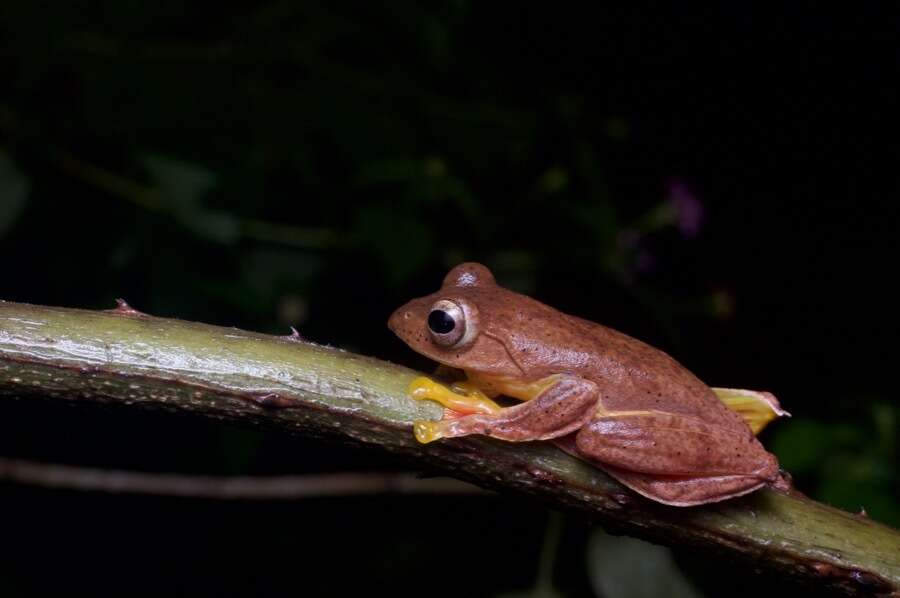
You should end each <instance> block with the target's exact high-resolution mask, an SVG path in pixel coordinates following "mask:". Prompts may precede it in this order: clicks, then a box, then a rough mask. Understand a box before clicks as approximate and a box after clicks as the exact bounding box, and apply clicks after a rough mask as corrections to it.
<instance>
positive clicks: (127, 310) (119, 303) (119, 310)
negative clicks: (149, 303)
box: [106, 297, 147, 317]
mask: <svg viewBox="0 0 900 598" xmlns="http://www.w3.org/2000/svg"><path fill="white" fill-rule="evenodd" d="M106 311H108V312H111V313H114V314H119V315H121V316H132V317H142V316H146V315H147V314H145V313H143V312H140V311H138V310H136V309H134V308H133V307H131V306H130V305H128V302H127V301H125V300H124V299H122V298H121V297H119V298H117V299H116V307H114V308H113V309H108V310H106Z"/></svg>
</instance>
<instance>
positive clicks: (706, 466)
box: [388, 263, 786, 506]
mask: <svg viewBox="0 0 900 598" xmlns="http://www.w3.org/2000/svg"><path fill="white" fill-rule="evenodd" d="M388 326H389V327H390V329H391V330H392V331H393V332H394V333H395V334H396V335H397V336H398V337H400V339H402V340H403V341H404V342H405V343H406V344H407V345H409V346H410V347H411V348H412V349H413V350H415V351H417V352H418V353H421V354H423V355H425V356H427V357H429V358H431V359H434V360H435V361H437V362H439V363H440V364H442V365H444V366H447V367H449V368H453V369H454V370H462V372H464V374H465V379H464V380H461V381H458V382H456V383H455V384H453V385H452V386H450V387H449V388H448V387H446V386H444V385H442V384H440V383H438V382H435V381H433V380H431V379H429V378H425V377H420V378H417V379H415V380H414V381H413V382H412V384H411V385H410V394H411V396H412V397H413V398H415V399H420V400H433V401H437V402H439V403H441V404H442V405H444V407H445V408H446V409H445V414H444V417H443V419H441V420H440V421H420V422H416V423H415V425H414V432H415V435H416V438H418V439H419V441H420V442H423V443H424V442H432V441H435V440H438V439H441V438H452V437H457V436H466V435H471V434H482V435H485V436H491V437H493V438H498V439H501V440H505V441H510V442H521V441H532V440H555V441H556V442H557V443H558V444H560V445H561V446H563V447H567V449H568V450H570V452H574V453H576V454H577V455H578V456H579V457H581V458H583V459H585V460H588V461H590V462H591V463H593V464H595V465H596V466H598V467H600V468H601V469H603V470H604V471H606V472H607V473H609V474H610V475H611V476H613V477H614V478H616V479H618V480H619V481H620V482H622V483H623V484H624V485H626V486H628V487H629V488H631V489H632V490H634V491H635V492H638V493H639V494H642V495H643V496H645V497H648V498H650V499H653V500H655V501H658V502H661V503H665V504H669V505H676V506H690V505H697V504H703V503H709V502H715V501H720V500H724V499H727V498H731V497H734V496H740V495H742V494H746V493H748V492H752V491H754V490H756V489H758V488H760V487H762V486H765V485H777V484H778V483H779V481H780V480H781V477H780V474H779V467H778V462H777V460H776V458H775V456H774V455H772V454H770V453H769V452H767V451H766V450H765V448H763V446H762V444H760V443H759V441H758V440H757V439H756V437H755V433H756V432H758V431H759V429H761V428H762V427H763V426H764V425H765V424H766V423H767V422H768V421H769V420H771V419H773V418H774V417H777V416H779V415H786V412H785V411H783V410H782V409H781V408H780V406H779V405H778V402H777V401H776V400H775V397H773V396H772V395H771V394H769V393H764V392H755V391H747V390H740V389H712V388H710V387H708V386H707V385H706V384H704V383H703V382H701V381H700V380H699V379H698V378H697V377H696V376H694V375H693V374H692V373H691V372H689V371H688V370H687V369H686V368H684V367H683V366H682V365H680V364H679V363H678V362H676V361H675V360H674V359H672V358H671V357H669V356H668V355H667V354H665V353H663V352H662V351H660V350H658V349H655V348H653V347H651V346H649V345H647V344H645V343H643V342H641V341H639V340H636V339H633V338H631V337H629V336H626V335H625V334H622V333H620V332H617V331H615V330H612V329H610V328H607V327H605V326H602V325H600V324H595V323H593V322H589V321H587V320H583V319H580V318H577V317H574V316H570V315H567V314H564V313H561V312H559V311H557V310H555V309H553V308H551V307H549V306H547V305H544V304H543V303H540V302H538V301H536V300H534V299H531V298H530V297H527V296H524V295H521V294H518V293H515V292H512V291H510V290H507V289H504V288H503V287H500V286H499V285H497V283H496V282H495V280H494V277H493V275H492V274H491V273H490V271H489V270H488V269H487V268H486V267H484V266H482V265H481V264H476V263H464V264H460V265H459V266H457V267H455V268H454V269H453V270H451V271H450V273H449V274H447V276H446V278H445V279H444V282H443V285H442V286H441V288H440V290H439V291H438V292H436V293H434V294H432V295H428V296H427V297H422V298H419V299H413V300H412V301H410V302H409V303H407V304H406V305H404V306H402V307H400V308H399V309H398V310H397V311H395V312H394V313H393V315H391V317H390V320H389V321H388ZM498 395H503V396H507V397H511V398H514V399H518V400H520V401H522V402H521V403H519V404H516V405H513V406H510V407H501V406H500V405H499V404H498V403H496V402H495V401H494V400H493V398H495V397H497V396H498Z"/></svg>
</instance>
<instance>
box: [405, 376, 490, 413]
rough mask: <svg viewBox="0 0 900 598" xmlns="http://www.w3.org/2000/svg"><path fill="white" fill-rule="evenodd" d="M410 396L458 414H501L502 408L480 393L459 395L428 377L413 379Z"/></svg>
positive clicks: (409, 389) (410, 384)
mask: <svg viewBox="0 0 900 598" xmlns="http://www.w3.org/2000/svg"><path fill="white" fill-rule="evenodd" d="M408 392H409V395H410V396H411V397H412V398H413V399H415V400H417V401H422V400H429V401H435V402H437V403H440V404H441V405H443V406H444V407H446V408H447V409H451V410H453V411H456V412H458V413H487V414H491V413H499V411H500V406H499V405H498V404H496V403H495V402H494V401H492V400H490V399H489V398H487V397H486V396H485V395H484V394H483V393H481V392H480V391H477V393H476V392H473V393H472V394H471V395H465V394H459V393H456V392H454V391H453V390H451V389H450V388H447V387H446V386H444V385H443V384H441V383H439V382H435V381H434V380H432V379H431V378H428V377H426V376H418V377H416V378H413V380H412V382H410V383H409V388H408Z"/></svg>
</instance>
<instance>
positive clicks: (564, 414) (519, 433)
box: [413, 377, 597, 443]
mask: <svg viewBox="0 0 900 598" xmlns="http://www.w3.org/2000/svg"><path fill="white" fill-rule="evenodd" d="M596 405H597V386H596V385H595V384H594V383H593V382H590V381H588V380H582V379H580V378H575V377H563V378H559V379H558V380H556V381H555V383H554V384H553V385H552V386H551V387H550V388H548V389H547V390H546V391H545V392H543V393H541V395H540V396H538V397H537V398H535V399H533V400H531V401H529V402H527V403H522V404H520V405H515V406H513V407H506V408H503V409H499V410H498V411H497V412H496V413H473V414H471V415H465V416H462V417H456V418H446V417H445V418H444V419H442V420H440V421H417V422H415V424H414V426H413V431H414V432H415V435H416V439H417V440H418V441H419V442H422V443H427V442H432V441H434V440H438V439H439V438H453V437H456V436H468V435H470V434H483V435H485V436H491V437H493V438H499V439H501V440H508V441H511V442H521V441H526V440H547V439H550V438H556V437H558V436H564V435H565V434H569V433H570V432H574V431H575V430H577V429H578V428H580V427H581V426H583V425H584V424H586V423H587V422H588V420H590V419H591V416H592V415H593V412H594V410H595V408H596Z"/></svg>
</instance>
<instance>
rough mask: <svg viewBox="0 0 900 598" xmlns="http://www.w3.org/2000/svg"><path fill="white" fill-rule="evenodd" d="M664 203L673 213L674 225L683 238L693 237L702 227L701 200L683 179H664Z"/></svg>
mask: <svg viewBox="0 0 900 598" xmlns="http://www.w3.org/2000/svg"><path fill="white" fill-rule="evenodd" d="M666 203H667V204H668V205H669V207H670V208H671V209H672V211H673V212H674V213H675V225H676V226H677V227H678V232H680V233H681V236H682V237H684V238H685V239H693V238H694V237H696V236H697V235H699V234H700V229H701V228H703V202H702V201H700V198H699V197H697V194H696V193H694V191H693V189H691V188H690V187H689V186H688V185H687V183H685V182H684V180H683V179H680V178H677V177H672V178H670V179H668V180H667V181H666Z"/></svg>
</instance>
